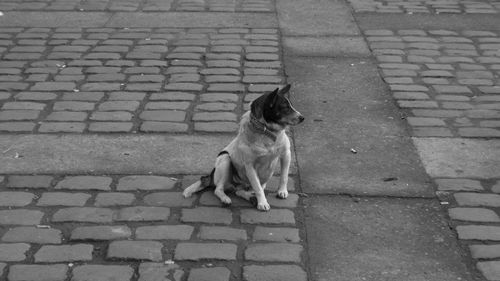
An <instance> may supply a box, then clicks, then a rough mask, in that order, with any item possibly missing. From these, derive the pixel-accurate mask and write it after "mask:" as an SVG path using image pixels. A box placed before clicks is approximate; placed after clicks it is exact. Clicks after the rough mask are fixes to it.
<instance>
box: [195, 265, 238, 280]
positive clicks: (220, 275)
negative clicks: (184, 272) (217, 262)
mask: <svg viewBox="0 0 500 281" xmlns="http://www.w3.org/2000/svg"><path fill="white" fill-rule="evenodd" d="M230 276H231V271H229V269H227V268H225V267H211V268H193V269H191V271H190V272H189V278H188V281H213V280H218V281H229V278H230Z"/></svg>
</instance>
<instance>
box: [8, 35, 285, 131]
mask: <svg viewBox="0 0 500 281" xmlns="http://www.w3.org/2000/svg"><path fill="white" fill-rule="evenodd" d="M0 37H1V38H2V39H1V40H0V46H1V47H0V52H1V60H2V61H1V62H0V131H4V132H39V133H57V132H72V133H83V132H137V131H141V132H176V133H178V132H182V133H192V132H194V131H205V132H234V131H236V129H237V127H238V126H237V120H238V119H239V117H240V116H241V114H242V112H244V111H245V110H247V106H248V104H249V102H250V101H252V100H253V99H254V98H255V97H256V96H258V95H259V94H261V93H262V92H263V91H267V90H271V89H274V88H276V87H277V86H278V85H280V84H281V83H282V82H283V72H282V62H281V58H280V55H279V51H280V46H279V43H278V34H277V30H276V29H246V28H242V29H235V28H233V29H231V28H226V29H147V28H146V29H144V28H141V29H137V28H136V29H134V28H131V29H127V28H125V29H113V28H88V29H79V28H76V29H74V28H57V29H49V28H27V29H21V28H2V29H0Z"/></svg>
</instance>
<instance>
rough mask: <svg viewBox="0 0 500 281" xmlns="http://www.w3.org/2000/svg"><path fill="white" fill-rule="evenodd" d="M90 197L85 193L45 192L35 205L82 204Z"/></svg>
mask: <svg viewBox="0 0 500 281" xmlns="http://www.w3.org/2000/svg"><path fill="white" fill-rule="evenodd" d="M90 197H91V196H90V194H86V193H66V192H45V193H43V194H42V197H40V199H38V203H37V206H83V205H85V203H86V202H87V201H88V200H89V199H90Z"/></svg>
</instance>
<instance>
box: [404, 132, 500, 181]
mask: <svg viewBox="0 0 500 281" xmlns="http://www.w3.org/2000/svg"><path fill="white" fill-rule="evenodd" d="M413 142H414V143H415V146H416V147H417V149H418V152H419V154H420V157H421V158H422V162H423V164H424V166H425V169H426V170H427V173H428V174H429V175H430V176H431V177H433V178H434V177H435V178H440V177H441V178H484V179H487V178H495V177H498V172H499V171H500V140H494V139H492V140H478V139H460V138H414V139H413Z"/></svg>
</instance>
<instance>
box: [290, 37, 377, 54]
mask: <svg viewBox="0 0 500 281" xmlns="http://www.w3.org/2000/svg"><path fill="white" fill-rule="evenodd" d="M283 44H284V48H285V49H284V50H285V54H286V55H287V56H306V57H310V56H313V57H316V56H318V57H353V56H356V57H360V56H362V57H367V56H369V55H370V50H369V49H368V46H367V45H366V43H365V40H364V39H363V37H361V36H338V37H330V36H329V37H311V36H300V37H299V36H298V37H284V38H283Z"/></svg>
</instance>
